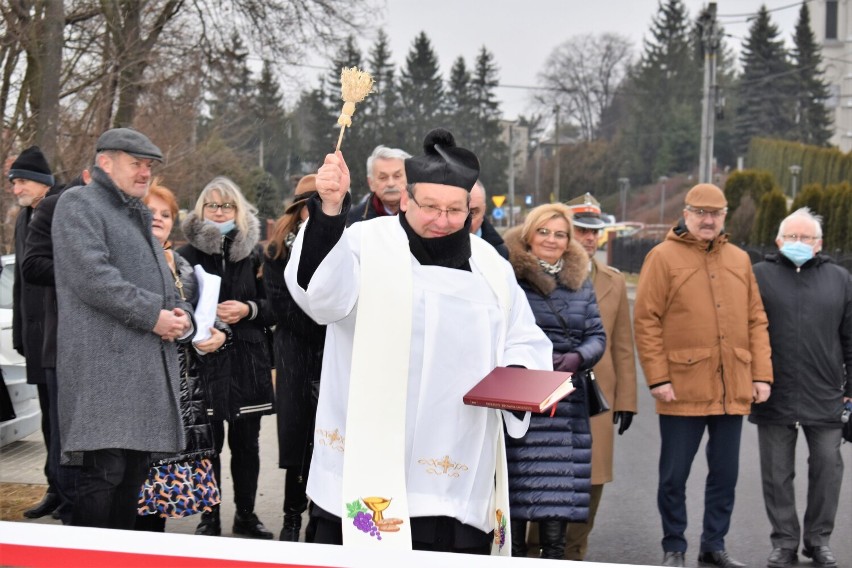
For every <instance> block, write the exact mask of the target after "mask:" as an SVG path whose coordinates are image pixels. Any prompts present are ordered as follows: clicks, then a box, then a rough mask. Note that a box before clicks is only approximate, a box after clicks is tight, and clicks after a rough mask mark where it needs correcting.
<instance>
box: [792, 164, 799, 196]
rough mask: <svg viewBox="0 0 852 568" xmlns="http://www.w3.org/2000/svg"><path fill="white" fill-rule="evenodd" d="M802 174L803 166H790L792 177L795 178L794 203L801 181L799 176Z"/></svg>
mask: <svg viewBox="0 0 852 568" xmlns="http://www.w3.org/2000/svg"><path fill="white" fill-rule="evenodd" d="M800 173H802V166H799V165H797V164H793V165H792V166H790V175H791V176H793V179H792V183H793V201H795V200H796V186H797V184H798V181H799V174H800Z"/></svg>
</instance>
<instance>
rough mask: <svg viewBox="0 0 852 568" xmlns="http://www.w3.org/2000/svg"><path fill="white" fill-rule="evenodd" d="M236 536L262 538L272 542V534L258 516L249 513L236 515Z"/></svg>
mask: <svg viewBox="0 0 852 568" xmlns="http://www.w3.org/2000/svg"><path fill="white" fill-rule="evenodd" d="M234 534H242V535H245V536H249V537H251V538H262V539H264V540H272V533H271V532H269V531H268V530H267V529H266V527H265V526H263V523H261V522H260V519H258V518H257V515H255V514H254V513H249V514H248V515H241V514H240V513H237V514H236V515H234Z"/></svg>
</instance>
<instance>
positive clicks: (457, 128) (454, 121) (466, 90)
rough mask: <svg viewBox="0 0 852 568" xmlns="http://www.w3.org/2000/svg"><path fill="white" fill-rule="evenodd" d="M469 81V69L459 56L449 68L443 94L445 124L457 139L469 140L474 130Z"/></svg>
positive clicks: (475, 109)
mask: <svg viewBox="0 0 852 568" xmlns="http://www.w3.org/2000/svg"><path fill="white" fill-rule="evenodd" d="M470 83H471V77H470V71H468V70H467V65H466V64H465V62H464V58H463V57H461V56H459V58H458V59H456V61H455V63H453V67H452V68H451V69H450V78H449V81H448V82H447V93H446V96H445V99H446V108H445V111H446V113H447V123H446V125H447V128H449V129H450V130H451V131H452V132H453V134H454V135H455V136H456V137H457V138H458V139H459V140H470V139H471V138H472V137H473V136H474V135H475V134H474V133H475V130H476V122H477V120H476V111H477V108H476V106H475V105H474V99H473V92H472V89H471V84H470Z"/></svg>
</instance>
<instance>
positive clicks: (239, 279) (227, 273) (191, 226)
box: [178, 213, 275, 420]
mask: <svg viewBox="0 0 852 568" xmlns="http://www.w3.org/2000/svg"><path fill="white" fill-rule="evenodd" d="M182 227H183V232H184V234H185V235H186V238H187V240H188V241H189V243H188V244H186V245H184V246H182V247H181V248H180V249H178V253H179V254H180V255H181V256H183V257H184V258H185V259H186V260H187V261H188V262H189V263H190V264H191V265H192V266H195V265H196V264H200V265H201V267H202V268H203V269H204V270H205V272H208V273H210V274H215V275H217V276H220V277H221V278H222V286H221V289H220V291H219V301H220V302H224V301H226V300H237V301H240V302H245V303H250V304H253V305H254V306H256V308H257V309H256V315H255V317H254V318H251V317H247V318H244V319H242V320H240V321H239V322H237V323H235V324H233V325H231V331H232V333H233V345H232V347H231V348H230V349H228V350H226V351H224V352H221V353H220V352H216V353H211V354H210V355H206V356H205V357H204V358H203V361H202V366H201V369H202V373H204V374H205V377H206V378H207V382H208V385H209V387H210V390H211V395H212V397H213V416H212V419H213V420H224V419H227V420H233V419H235V418H239V417H240V416H243V415H247V414H255V413H262V414H271V413H272V412H273V407H272V402H273V393H272V373H271V370H272V347H271V341H270V338H271V333H270V331H269V327H271V326H272V325H274V324H275V315H274V314H273V312H272V310H271V309H270V308H269V304H268V302H267V300H266V292H265V290H264V288H263V282H262V281H261V270H260V269H261V265H262V260H263V251H262V248H261V246H260V245H259V244H258V241H259V238H260V223H259V221H258V220H257V218H256V217H254V216H249V226H248V230H247V231H245V232H242V231H240V230H239V229H234V230H232V231H231V232H230V233H228V234H227V235H224V236H223V235H221V234H220V233H219V229H218V228H216V227H215V226H214V225H211V224H210V223H205V222H204V220H203V219H201V218H199V217H198V216H197V215H195V213H190V214H189V215H188V216H187V218H186V219H185V220H184V222H183V224H182Z"/></svg>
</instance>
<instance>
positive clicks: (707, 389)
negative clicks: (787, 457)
mask: <svg viewBox="0 0 852 568" xmlns="http://www.w3.org/2000/svg"><path fill="white" fill-rule="evenodd" d="M727 205H728V202H727V200H726V199H725V194H724V193H723V192H722V190H721V189H719V188H718V187H716V186H715V185H711V184H708V183H702V184H699V185H696V186H695V187H693V188H692V189H690V190H689V192H688V193H687V194H686V206H685V207H684V209H683V219H682V220H681V221H680V222H679V223H678V224H677V225H676V226H675V227H673V228H672V229H671V230H670V231H669V233H668V235H667V236H666V239H665V241H663V242H662V243H660V244H659V245H657V246H656V247H654V248H653V249H652V250H651V252H649V253H648V256H647V257H646V258H645V263H644V264H643V265H642V271H641V273H640V275H639V284H638V286H637V289H636V301H635V305H634V312H633V316H634V322H633V324H634V329H635V334H636V347H637V349H638V351H639V361H640V362H641V364H642V368H643V370H644V371H645V380H646V381H647V383H648V387H649V388H650V389H651V394H652V395H653V397H654V398H655V399H656V400H657V414H659V415H660V438H661V448H660V480H659V485H658V488H657V506H658V508H659V511H660V516H661V517H662V524H663V540H662V545H663V551H664V553H665V554H664V558H663V565H664V566H683V565H684V554H685V552H686V548H687V542H686V538H685V537H684V532H685V531H686V522H687V516H686V481H687V478H688V477H689V470H690V468H691V466H692V460H693V458H694V457H695V453H696V452H697V451H698V446H699V444H700V443H701V439H702V437H703V436H704V431H705V430H707V431H708V433H709V438H708V441H707V467H708V469H709V474H708V476H707V483H706V485H705V488H704V526H703V531H702V533H701V545H700V549H699V554H698V562H699V564H701V565H705V566H726V567H738V566H745V565H744V564H742V563H741V562H738V561H736V560H734V559H733V558H732V557H731V556H730V555H729V554H728V552H727V551H726V550H725V535H726V534H727V533H728V529H729V528H730V524H731V513H732V512H733V509H734V493H735V490H736V485H737V473H738V468H739V453H740V433H741V431H742V418H743V416H744V415H747V414H749V412H750V410H751V405H752V403H755V404H760V403H762V402H765V401H766V400H767V399H768V398H769V392H770V384H771V383H772V363H771V360H770V348H769V334H768V331H767V320H766V313H765V312H764V310H763V302H762V301H761V298H760V292H759V291H758V288H757V282H756V280H755V277H754V273H753V272H752V268H751V262H750V260H749V257H748V255H747V254H746V253H745V252H743V251H742V250H740V249H739V248H737V247H736V246H734V245H732V244H731V243H729V242H728V240H727V237H726V235H724V234H722V228H723V226H724V223H725V215H726V213H727Z"/></svg>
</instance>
